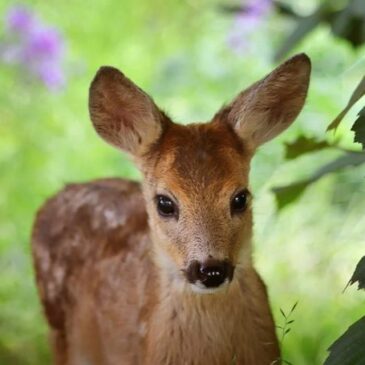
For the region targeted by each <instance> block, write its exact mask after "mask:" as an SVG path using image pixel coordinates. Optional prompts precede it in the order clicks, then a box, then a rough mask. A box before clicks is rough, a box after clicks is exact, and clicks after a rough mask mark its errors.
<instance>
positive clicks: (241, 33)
mask: <svg viewBox="0 0 365 365" xmlns="http://www.w3.org/2000/svg"><path fill="white" fill-rule="evenodd" d="M271 6H272V0H248V1H243V3H242V9H243V10H242V11H241V12H240V13H238V14H237V15H236V17H235V20H234V23H233V27H232V30H231V32H230V34H229V37H228V43H229V44H230V46H231V47H232V48H233V49H234V50H236V51H243V50H244V49H246V48H247V46H248V39H249V38H250V36H251V34H252V33H254V31H255V30H257V28H258V27H259V26H260V25H261V23H262V21H263V20H264V19H265V17H266V16H267V14H268V13H269V11H270V9H271Z"/></svg>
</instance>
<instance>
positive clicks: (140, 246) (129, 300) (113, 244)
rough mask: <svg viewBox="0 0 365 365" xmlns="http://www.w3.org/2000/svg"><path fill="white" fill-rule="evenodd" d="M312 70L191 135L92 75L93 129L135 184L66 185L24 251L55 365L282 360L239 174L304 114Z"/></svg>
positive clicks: (149, 104) (132, 93) (294, 65)
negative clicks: (132, 167)
mask: <svg viewBox="0 0 365 365" xmlns="http://www.w3.org/2000/svg"><path fill="white" fill-rule="evenodd" d="M310 68H311V67H310V60H309V58H308V57H307V56H306V55H305V54H299V55H296V56H294V57H293V58H291V59H289V60H288V61H286V62H285V63H283V64H282V65H280V66H279V67H277V68H276V69H275V70H274V71H273V72H271V73H270V74H269V75H267V76H266V77H265V78H264V79H262V80H261V81H258V82H256V83H255V84H253V85H252V86H250V87H249V88H248V89H246V90H245V91H243V92H242V93H241V94H239V95H238V97H237V98H236V99H235V100H234V101H233V102H232V103H231V104H229V105H227V106H225V107H223V108H222V109H221V110H220V111H219V112H218V113H217V114H216V115H215V116H214V117H213V119H212V121H210V122H209V123H205V124H190V125H178V124H175V123H173V122H172V121H171V120H170V119H169V117H168V116H167V115H166V114H164V113H163V112H162V111H160V110H159V109H158V107H157V106H156V105H155V103H154V102H153V100H152V99H151V98H150V97H149V96H148V95H147V94H146V93H145V92H143V91H142V90H141V89H140V88H138V87H137V86H136V85H135V84H134V83H133V82H132V81H130V80H129V79H128V78H127V77H125V76H124V75H123V74H122V73H121V72H120V71H118V70H117V69H115V68H112V67H102V68H100V70H99V71H98V73H97V74H96V76H95V78H94V80H93V81H92V84H91V87H90V94H89V110H90V117H91V120H92V122H93V125H94V127H95V129H96V131H97V133H98V134H99V135H100V136H101V137H102V138H103V139H105V140H106V141H107V142H109V143H110V144H112V145H114V146H116V147H118V148H120V149H122V150H124V151H126V152H128V153H129V154H130V155H132V156H133V157H134V160H135V162H136V164H137V165H138V167H139V168H140V170H141V171H142V173H143V176H144V179H143V182H142V183H141V184H139V183H137V182H132V181H127V180H123V179H119V178H110V179H100V180H96V181H92V182H89V183H84V184H70V185H67V186H66V187H65V188H64V190H63V191H61V192H60V193H59V194H57V195H56V196H54V197H52V198H50V199H49V200H48V201H47V202H46V204H45V205H44V206H43V207H42V208H41V209H40V210H39V212H38V215H37V218H36V222H35V224H34V229H33V236H32V249H33V257H34V262H35V270H36V278H37V285H38V288H39V294H40V297H41V301H42V304H43V307H44V311H45V315H46V317H47V320H48V324H49V327H50V336H51V343H52V345H53V352H54V362H55V364H57V365H124V364H125V365H203V364H210V365H231V364H236V365H270V364H273V363H278V362H280V351H279V346H278V341H277V337H276V334H275V325H274V322H273V318H272V314H271V310H270V307H269V303H268V296H267V292H266V287H265V284H264V283H263V281H262V280H261V278H260V276H259V275H258V274H257V272H256V270H255V269H254V267H253V262H252V257H251V256H252V255H251V251H252V248H251V239H252V225H253V222H252V210H251V202H252V196H251V193H250V191H249V188H248V187H249V181H248V175H249V169H250V160H251V158H252V156H253V154H254V152H255V150H256V148H257V147H258V146H260V145H261V144H262V143H264V142H266V141H268V140H270V139H272V138H273V137H275V136H276V135H278V134H279V133H281V132H282V131H283V130H285V129H286V128H287V127H288V126H289V125H290V124H291V123H292V122H293V120H294V119H295V118H296V117H297V115H298V114H299V112H300V110H301V109H302V107H303V104H304V101H305V98H306V94H307V89H308V85H309V76H310Z"/></svg>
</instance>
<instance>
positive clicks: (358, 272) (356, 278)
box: [349, 256, 365, 290]
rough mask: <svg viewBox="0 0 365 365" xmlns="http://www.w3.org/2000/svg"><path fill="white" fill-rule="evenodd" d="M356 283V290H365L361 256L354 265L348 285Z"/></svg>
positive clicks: (364, 267) (363, 258)
mask: <svg viewBox="0 0 365 365" xmlns="http://www.w3.org/2000/svg"><path fill="white" fill-rule="evenodd" d="M356 282H357V283H358V287H357V289H358V290H360V289H364V290H365V256H363V257H362V259H361V260H360V261H359V263H358V264H357V265H356V269H355V271H354V273H353V274H352V276H351V279H350V281H349V284H350V285H352V284H355V283H356Z"/></svg>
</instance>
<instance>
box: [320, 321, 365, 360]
mask: <svg viewBox="0 0 365 365" xmlns="http://www.w3.org/2000/svg"><path fill="white" fill-rule="evenodd" d="M364 344H365V316H364V317H362V318H361V319H359V320H358V321H357V322H355V323H354V324H353V325H351V326H350V327H349V328H348V329H347V331H346V332H345V333H344V334H343V335H342V336H341V337H339V338H338V339H337V340H336V341H335V342H334V343H333V344H332V345H331V346H330V348H329V349H328V351H329V352H330V354H329V355H328V357H327V359H326V361H325V362H324V364H323V365H363V364H365V346H364Z"/></svg>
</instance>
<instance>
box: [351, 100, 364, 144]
mask: <svg viewBox="0 0 365 365" xmlns="http://www.w3.org/2000/svg"><path fill="white" fill-rule="evenodd" d="M351 130H352V131H353V132H355V137H354V142H358V143H361V144H362V149H363V150H365V107H364V108H362V109H361V110H360V112H359V114H358V118H357V119H356V120H355V123H354V125H353V126H352V128H351Z"/></svg>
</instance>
